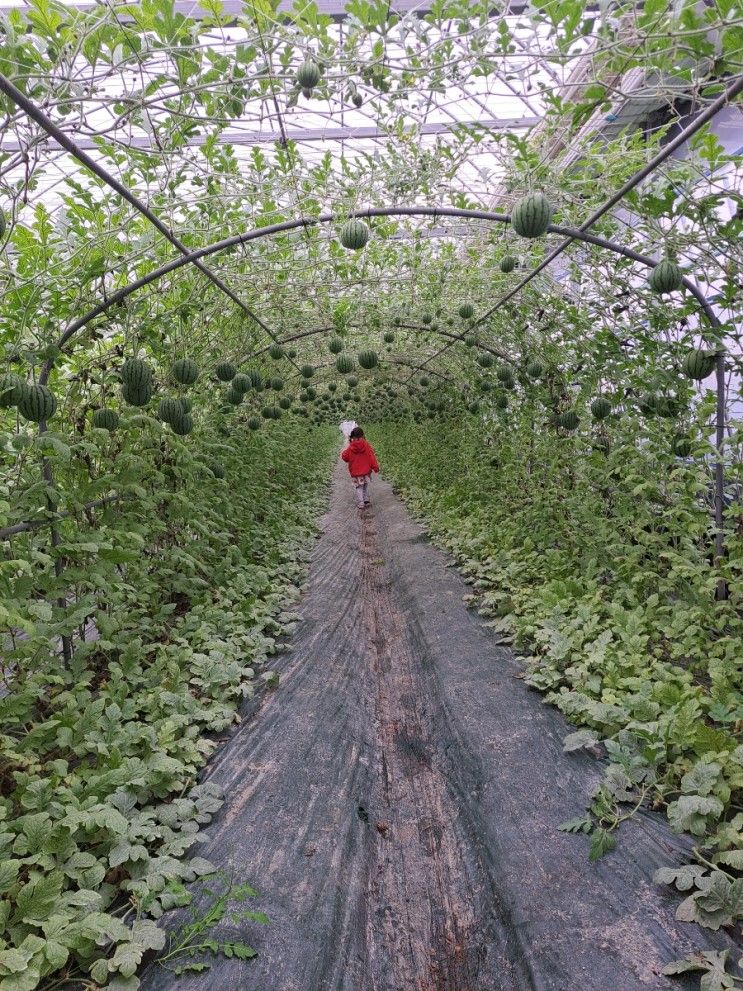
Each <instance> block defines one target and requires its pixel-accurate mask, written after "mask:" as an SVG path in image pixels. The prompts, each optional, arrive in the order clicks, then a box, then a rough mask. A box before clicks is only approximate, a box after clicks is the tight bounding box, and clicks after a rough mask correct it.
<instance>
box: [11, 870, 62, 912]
mask: <svg viewBox="0 0 743 991" xmlns="http://www.w3.org/2000/svg"><path fill="white" fill-rule="evenodd" d="M63 882H64V875H63V874H62V872H61V871H52V872H51V873H50V874H45V875H43V876H41V877H39V878H36V879H34V880H32V881H29V882H28V884H25V885H24V886H23V887H22V888H21V890H20V891H19V892H18V897H17V899H16V910H15V913H14V915H13V921H14V922H16V923H18V922H33V921H37V920H43V919H45V918H46V917H47V916H48V915H49V914H50V913H51V911H52V909H53V908H54V905H55V903H56V901H57V899H58V898H59V895H60V893H61V891H62V884H63Z"/></svg>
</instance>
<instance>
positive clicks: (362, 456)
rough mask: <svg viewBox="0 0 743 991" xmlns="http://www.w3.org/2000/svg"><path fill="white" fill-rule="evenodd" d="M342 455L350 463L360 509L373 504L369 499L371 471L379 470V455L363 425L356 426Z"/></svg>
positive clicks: (349, 467)
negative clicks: (365, 436) (365, 434)
mask: <svg viewBox="0 0 743 991" xmlns="http://www.w3.org/2000/svg"><path fill="white" fill-rule="evenodd" d="M341 457H342V458H343V460H344V461H345V462H346V464H347V465H348V470H349V472H350V473H351V481H352V482H353V485H354V488H355V489H356V504H357V505H358V507H359V509H363V508H364V506H369V505H371V502H370V499H369V482H370V481H371V473H372V472H373V471H376V472H378V471H379V464H378V462H377V456H376V454H375V453H374V448H373V447H372V446H371V444H370V443H369V441H368V440H365V439H364V431H363V430H362V429H361V427H354V428H353V430H352V431H351V435H350V437H349V439H348V447H347V448H346V449H345V451H343V453H342V454H341Z"/></svg>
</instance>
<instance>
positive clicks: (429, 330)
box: [241, 323, 513, 364]
mask: <svg viewBox="0 0 743 991" xmlns="http://www.w3.org/2000/svg"><path fill="white" fill-rule="evenodd" d="M349 326H351V327H357V326H358V324H350V325H349ZM395 328H396V329H397V330H412V331H413V332H414V333H417V334H438V335H439V337H448V338H449V339H450V340H452V341H453V342H457V341H459V342H460V343H462V344H464V342H465V337H466V335H464V334H454V333H452V332H451V331H448V330H441V329H440V328H438V327H437V328H433V327H428V326H426V325H423V326H418V325H417V324H413V323H399V324H395ZM335 329H336V328H335V327H334V326H333V325H332V324H331V325H330V326H328V327H313V328H312V330H301V331H299V332H298V333H296V334H290V335H289V336H288V337H284V338H282V339H281V340H280V341H278V343H279V344H281V345H284V344H293V343H294V341H300V340H302V339H303V338H305V337H315V336H318V335H319V334H327V333H329V332H330V331H332V330H335ZM475 348H476V349H477V350H478V351H487V352H488V353H489V354H492V355H493V356H494V357H496V358H500V359H501V361H505V362H508V364H513V359H512V358H509V357H508V355H505V354H503V353H502V352H501V351H498V350H497V349H496V348H492V347H490V346H489V345H487V344H481V343H480V342H479V341H477V342H476V343H475ZM270 349H271V345H270V344H267V345H266V346H265V347H262V348H260V349H259V350H258V351H254V352H253V353H252V355H251V357H253V358H258V357H260V356H261V355H263V354H266V353H267V352H268V351H270ZM241 360H243V361H245V360H247V358H243V359H241ZM386 360H389V359H386Z"/></svg>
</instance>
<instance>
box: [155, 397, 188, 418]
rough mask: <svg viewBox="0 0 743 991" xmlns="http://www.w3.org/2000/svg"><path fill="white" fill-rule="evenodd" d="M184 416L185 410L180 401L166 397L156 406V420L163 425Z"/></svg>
mask: <svg viewBox="0 0 743 991" xmlns="http://www.w3.org/2000/svg"><path fill="white" fill-rule="evenodd" d="M185 415H186V410H184V408H183V404H182V403H181V401H180V399H171V398H170V397H166V398H165V399H161V400H160V402H159V403H158V404H157V418H158V419H159V420H162V421H163V422H164V423H172V422H173V420H177V419H178V418H179V417H181V416H185Z"/></svg>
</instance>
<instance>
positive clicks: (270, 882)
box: [143, 466, 713, 991]
mask: <svg viewBox="0 0 743 991" xmlns="http://www.w3.org/2000/svg"><path fill="white" fill-rule="evenodd" d="M373 490H374V491H373V498H374V506H373V507H372V509H371V510H370V511H368V513H367V515H366V516H365V518H364V519H363V521H361V520H359V518H358V515H357V513H356V510H355V509H354V507H353V505H352V503H353V496H352V491H351V488H350V486H349V485H348V483H347V479H346V477H345V475H344V470H343V468H342V466H339V468H338V470H337V471H336V474H335V477H334V482H333V494H332V499H331V506H330V511H329V513H328V515H327V516H326V517H325V518H324V521H323V530H324V532H323V536H322V538H321V540H320V541H319V543H318V545H317V548H316V550H315V553H314V556H313V562H312V570H311V575H310V591H309V592H308V593H307V596H306V597H305V600H304V602H303V604H302V608H301V611H302V614H303V617H304V618H303V622H302V623H301V624H300V626H299V628H298V630H297V634H296V636H295V638H294V640H293V643H292V647H293V650H292V653H291V654H289V655H288V657H287V660H286V661H285V664H284V667H283V670H282V675H281V686H280V687H279V689H278V691H276V692H275V693H273V694H271V695H268V696H266V697H265V699H264V701H263V703H262V704H261V706H260V707H259V708H258V710H257V712H255V713H254V714H253V715H252V716H251V717H250V718H248V719H246V721H245V722H244V723H243V725H242V726H241V727H240V729H239V731H238V732H237V733H236V734H235V736H234V737H233V738H232V739H231V740H230V742H229V743H228V744H226V745H225V746H224V748H223V749H222V750H221V752H220V753H219V755H218V756H217V758H216V759H215V760H214V761H213V762H212V764H211V765H210V768H209V779H210V780H213V781H216V782H217V783H218V784H220V785H221V787H222V788H224V790H225V792H226V793H227V801H226V803H225V806H224V809H223V810H222V812H221V813H220V815H219V816H218V817H217V818H216V820H215V822H214V824H213V825H212V826H211V828H210V830H209V836H210V841H209V842H208V843H207V844H205V847H204V848H202V849H200V851H199V852H200V853H203V855H204V856H206V857H209V858H210V859H211V860H212V861H214V862H215V863H216V864H218V865H219V866H221V867H224V868H225V869H226V870H228V871H230V872H231V873H232V874H233V875H234V877H235V879H236V880H238V881H249V882H250V883H251V884H253V885H254V886H255V887H256V888H257V889H258V890H259V891H260V892H261V898H260V900H259V906H258V907H260V908H261V909H262V910H263V911H265V912H266V913H267V915H268V916H269V917H270V919H271V924H270V925H268V926H265V927H261V926H258V925H255V924H249V925H248V926H247V927H243V928H242V929H240V930H239V931H238V933H236V934H235V935H238V934H239V936H240V938H243V939H245V940H246V941H247V942H249V943H250V944H251V945H253V946H254V947H255V948H256V949H257V950H258V951H259V956H258V958H257V959H256V960H254V961H250V962H246V963H241V962H239V961H234V960H219V961H217V962H216V963H215V964H214V966H213V967H212V969H211V970H210V971H208V972H206V973H204V974H202V975H197V976H194V977H189V978H186V977H183V978H174V977H171V976H170V975H168V974H167V973H165V972H164V971H163V970H162V969H159V968H157V967H156V966H155V967H153V968H151V969H150V970H149V971H148V972H147V973H146V974H145V977H144V980H143V987H144V988H147V989H152V991H154V989H158V991H162V989H168V988H178V989H179V991H180V989H181V988H183V989H187V988H194V989H209V991H211V989H214V991H216V989H220V991H224V989H232V988H234V989H238V988H239V989H241V991H517V989H518V991H532V989H533V991H649V989H653V991H655V989H665V988H668V989H672V988H673V989H680V988H683V987H685V986H691V985H684V984H683V983H680V982H679V981H674V982H671V981H670V980H669V979H666V978H663V977H661V976H660V969H661V967H662V966H663V964H664V963H666V962H668V961H669V960H671V959H674V958H675V957H677V956H682V955H683V954H684V953H686V952H688V951H689V950H690V949H692V948H694V947H695V946H696V945H703V946H705V947H709V946H711V945H712V943H713V940H711V939H710V938H709V935H708V934H705V935H702V934H701V933H700V932H699V930H696V929H695V928H694V927H689V926H685V927H682V926H680V925H679V924H677V923H675V922H674V919H673V911H674V908H675V904H676V900H675V899H674V898H673V897H671V896H669V895H668V894H667V893H666V892H665V891H663V890H661V889H658V888H656V887H655V886H654V885H653V884H652V881H651V876H652V872H653V870H654V868H655V867H656V866H661V865H665V864H672V863H676V862H678V856H679V844H678V840H677V839H676V838H675V837H672V836H671V835H670V834H669V833H668V831H667V828H666V827H665V825H664V824H663V823H660V822H657V821H656V820H654V819H650V818H642V819H641V820H640V821H638V822H637V824H635V825H632V826H630V827H629V828H627V829H625V830H624V832H623V836H622V840H621V843H620V846H619V848H618V850H617V851H616V852H614V853H612V854H610V855H609V856H608V857H606V858H604V859H603V860H602V861H600V862H599V863H598V864H596V865H591V864H589V863H588V860H587V855H586V853H587V851H586V844H585V842H584V841H581V840H578V839H575V838H573V837H570V836H567V835H565V834H563V833H560V832H558V831H557V828H556V827H557V825H558V824H559V823H561V822H563V821H564V820H565V819H568V818H570V817H572V816H575V815H577V814H580V813H581V811H582V809H583V805H584V798H585V796H586V795H587V794H588V793H589V792H590V790H591V787H592V785H593V784H594V782H595V781H596V779H597V776H598V767H597V765H596V762H595V761H592V760H591V759H590V758H589V757H566V756H565V755H563V753H562V738H563V736H564V735H565V734H566V733H568V732H569V731H570V728H569V727H568V726H567V724H566V723H565V722H564V721H563V719H562V717H561V716H560V715H559V713H557V712H556V711H554V710H552V709H550V708H548V707H546V706H544V705H543V704H542V703H541V700H540V697H539V696H538V695H537V694H535V693H534V692H531V691H529V690H528V689H527V688H526V687H525V686H524V684H523V682H522V681H521V680H519V679H518V678H517V677H516V676H517V675H518V665H517V663H516V661H515V660H514V659H513V657H512V656H511V654H510V652H508V651H507V650H505V649H503V648H500V647H498V646H496V642H495V638H494V637H493V636H492V634H491V633H490V631H489V630H488V629H487V628H485V627H484V626H483V625H482V623H481V622H480V621H479V620H478V619H477V617H475V616H473V615H471V614H470V613H468V612H467V610H466V609H465V607H464V605H463V603H462V596H463V594H465V592H466V590H467V586H466V585H464V584H463V582H462V581H461V579H460V578H459V577H458V576H457V574H456V573H455V572H454V571H453V570H452V569H451V568H450V567H449V562H448V561H447V559H446V557H445V556H444V555H442V554H441V553H439V552H438V551H437V550H435V549H434V548H432V547H431V546H430V545H429V544H428V543H427V541H426V540H425V538H424V537H423V536H422V534H421V531H420V529H419V527H418V526H417V525H416V524H414V523H413V522H412V520H411V519H410V517H409V516H408V514H407V513H406V511H405V509H404V507H403V506H402V504H401V503H400V501H399V500H398V499H397V498H396V497H395V496H394V495H393V493H392V490H391V488H390V487H389V485H387V484H386V483H384V482H383V481H379V480H375V482H374V485H373Z"/></svg>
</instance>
